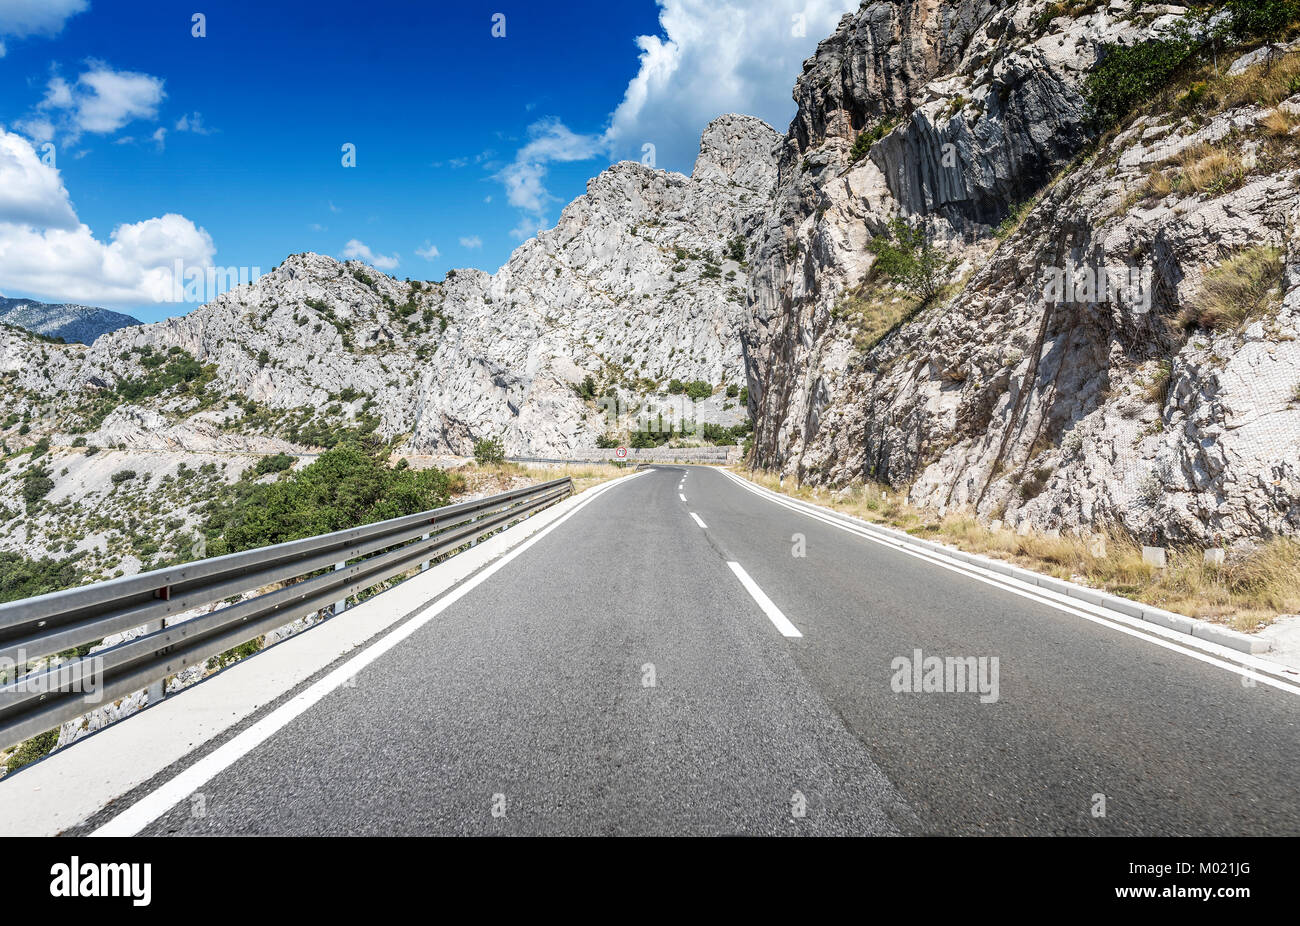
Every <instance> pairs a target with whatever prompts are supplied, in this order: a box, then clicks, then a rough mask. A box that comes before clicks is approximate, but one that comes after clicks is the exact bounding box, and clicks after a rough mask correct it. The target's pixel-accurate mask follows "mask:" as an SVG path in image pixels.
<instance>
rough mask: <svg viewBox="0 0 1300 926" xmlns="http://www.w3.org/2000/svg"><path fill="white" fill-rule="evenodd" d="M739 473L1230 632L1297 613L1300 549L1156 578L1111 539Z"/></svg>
mask: <svg viewBox="0 0 1300 926" xmlns="http://www.w3.org/2000/svg"><path fill="white" fill-rule="evenodd" d="M736 472H738V473H740V474H741V475H743V476H746V477H747V478H749V479H752V480H753V481H754V482H756V483H758V484H759V485H762V486H764V487H766V488H769V489H773V490H775V491H780V492H783V493H784V494H786V495H789V496H792V497H795V498H800V499H803V500H804V501H811V502H815V503H817V504H821V505H826V506H827V507H830V508H833V509H835V510H836V511H842V512H844V513H845V514H850V515H853V516H855V517H859V518H861V519H863V520H864V521H870V522H873V523H877V524H882V525H887V526H889V527H896V528H900V529H902V530H905V531H907V532H908V533H911V534H915V535H917V536H923V537H925V538H927V539H930V540H938V541H941V542H944V543H947V544H949V545H951V546H954V547H957V548H958V549H961V550H965V551H966V552H969V553H979V554H982V555H985V556H989V557H993V558H996V559H1002V560H1007V561H1010V562H1013V563H1015V564H1016V565H1018V566H1022V567H1024V568H1026V569H1032V570H1034V571H1036V572H1041V573H1044V574H1047V575H1051V576H1055V577H1057V578H1060V579H1066V580H1070V581H1075V582H1082V583H1083V584H1086V585H1088V586H1090V587H1092V588H1098V589H1103V590H1105V591H1107V592H1110V593H1111V594H1114V595H1121V596H1123V597H1125V598H1131V599H1133V600H1135V601H1141V602H1144V603H1146V604H1150V605H1155V606H1157V607H1161V608H1165V609H1167V610H1170V611H1175V612H1177V613H1180V614H1186V615H1188V616H1190V617H1197V618H1202V619H1205V620H1211V621H1214V622H1216V623H1220V624H1225V625H1227V626H1229V627H1232V628H1233V629H1236V630H1242V631H1246V632H1251V631H1255V630H1259V629H1261V628H1263V627H1265V626H1267V625H1268V624H1270V623H1272V622H1273V620H1274V619H1276V617H1277V616H1278V615H1279V614H1286V613H1297V612H1300V543H1296V542H1294V541H1291V540H1286V539H1276V540H1273V541H1270V542H1269V543H1267V544H1265V545H1263V546H1261V547H1259V548H1258V549H1256V550H1255V551H1254V552H1251V553H1249V554H1244V555H1238V556H1234V557H1231V558H1230V559H1229V561H1228V562H1227V563H1226V564H1224V565H1223V566H1213V565H1207V564H1206V563H1205V562H1204V556H1203V554H1202V551H1201V550H1200V549H1195V548H1191V547H1175V548H1172V549H1170V550H1169V551H1168V566H1167V567H1166V568H1165V569H1156V568H1155V567H1154V566H1151V565H1150V564H1148V563H1146V562H1144V561H1143V559H1142V545H1141V544H1140V543H1137V542H1136V541H1134V540H1133V539H1132V538H1131V537H1128V536H1126V535H1122V534H1119V533H1116V532H1113V531H1112V532H1107V533H1105V534H1099V535H1095V536H1092V537H1085V536H1061V537H1054V536H1049V535H1047V534H1042V533H1037V532H1031V533H1029V534H1024V535H1022V534H1019V533H1016V532H1014V531H1010V530H992V529H991V528H989V527H988V526H987V525H986V524H984V523H982V522H981V521H979V520H977V519H976V518H974V517H973V516H971V515H970V514H968V513H960V512H959V513H953V514H949V515H947V516H944V517H940V516H939V515H938V514H937V513H936V512H933V511H930V510H927V509H921V508H917V507H914V506H912V505H909V504H907V502H906V501H905V497H906V496H905V493H900V492H897V491H895V490H893V489H889V488H887V487H882V486H880V485H877V484H874V483H866V484H863V485H857V486H854V487H852V488H851V489H849V490H848V491H846V492H830V491H825V490H823V491H817V490H814V489H811V488H808V487H806V486H797V485H795V484H794V483H793V481H792V480H789V479H787V480H786V485H785V487H784V488H782V487H781V486H780V485H779V480H778V479H777V477H776V476H774V475H773V474H771V473H765V472H750V471H748V470H743V469H736ZM882 492H884V493H885V494H886V496H887V497H886V498H882V497H881V493H882ZM1099 540H1101V541H1104V548H1105V554H1106V555H1104V556H1099V555H1097V554H1098V553H1099V552H1101V551H1100V549H1099V547H1098V541H1099Z"/></svg>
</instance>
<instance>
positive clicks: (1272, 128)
mask: <svg viewBox="0 0 1300 926" xmlns="http://www.w3.org/2000/svg"><path fill="white" fill-rule="evenodd" d="M1260 124H1261V126H1262V127H1263V129H1264V132H1265V133H1266V134H1268V135H1270V136H1271V137H1273V138H1289V137H1290V135H1291V131H1292V130H1293V129H1294V128H1295V127H1296V126H1297V125H1300V118H1298V117H1296V116H1293V115H1292V114H1291V113H1289V112H1287V111H1286V110H1283V109H1278V108H1276V107H1275V108H1274V109H1273V110H1271V111H1270V112H1269V114H1268V115H1267V116H1265V117H1264V121H1263V122H1262V123H1260Z"/></svg>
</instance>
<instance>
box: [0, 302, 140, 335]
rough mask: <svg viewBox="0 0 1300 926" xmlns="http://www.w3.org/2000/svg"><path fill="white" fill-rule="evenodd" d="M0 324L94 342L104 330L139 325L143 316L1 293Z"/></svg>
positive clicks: (105, 332)
mask: <svg viewBox="0 0 1300 926" xmlns="http://www.w3.org/2000/svg"><path fill="white" fill-rule="evenodd" d="M0 324H5V325H14V326H16V327H19V328H26V329H27V330H28V331H32V332H35V333H36V334H43V335H45V336H46V337H49V338H61V339H62V340H64V341H70V342H71V341H75V342H78V343H81V344H93V343H94V341H95V339H96V338H97V337H99V336H100V335H101V334H107V333H108V332H110V331H117V330H118V329H119V328H127V327H129V326H131V325H138V324H140V320H139V319H138V318H133V317H132V316H130V315H123V314H122V313H121V312H110V311H109V310H108V309H97V308H94V307H93V306H88V305H50V304H48V303H45V302H35V301H33V300H31V299H6V298H5V297H3V296H0Z"/></svg>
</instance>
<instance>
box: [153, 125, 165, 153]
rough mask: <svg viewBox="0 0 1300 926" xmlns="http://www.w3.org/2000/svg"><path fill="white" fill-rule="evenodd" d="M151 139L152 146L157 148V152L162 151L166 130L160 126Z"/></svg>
mask: <svg viewBox="0 0 1300 926" xmlns="http://www.w3.org/2000/svg"><path fill="white" fill-rule="evenodd" d="M152 138H153V142H154V144H155V145H157V146H158V150H159V151H161V150H163V147H164V145H166V143H167V130H166V129H164V128H163V127H162V126H159V127H158V129H157V130H156V131H155V132H154V133H153V136H152Z"/></svg>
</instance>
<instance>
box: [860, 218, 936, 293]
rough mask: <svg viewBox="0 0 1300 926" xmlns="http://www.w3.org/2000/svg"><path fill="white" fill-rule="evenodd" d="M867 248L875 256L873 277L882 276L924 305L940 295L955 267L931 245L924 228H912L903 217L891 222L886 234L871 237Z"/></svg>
mask: <svg viewBox="0 0 1300 926" xmlns="http://www.w3.org/2000/svg"><path fill="white" fill-rule="evenodd" d="M867 247H868V249H869V250H870V251H871V252H872V253H873V254H875V255H876V261H875V263H874V264H873V265H872V267H871V270H872V273H873V275H874V274H877V273H879V274H882V275H884V276H885V277H886V278H888V279H889V280H890V281H892V282H893V283H895V284H896V285H897V286H899V287H901V288H902V289H903V290H904V291H906V292H909V293H912V294H913V295H916V296H919V297H920V298H921V299H922V300H923V301H925V302H928V301H930V300H932V299H934V298H935V297H937V296H938V295H939V294H940V292H942V290H943V288H944V287H945V286H946V285H947V284H948V281H949V279H950V278H951V276H952V272H953V270H954V269H955V268H956V266H957V262H956V261H955V260H951V259H949V258H948V257H947V256H946V255H945V254H944V253H943V252H942V251H940V250H939V249H938V248H936V247H935V246H934V243H933V242H932V241H931V240H930V236H929V235H928V234H926V231H925V228H924V227H923V226H918V227H916V228H913V227H912V226H911V225H909V224H908V223H907V221H906V220H905V219H902V218H896V219H894V220H893V221H892V222H890V223H889V227H888V229H887V230H886V232H885V234H883V235H877V236H876V237H874V238H872V239H871V243H870V244H869V245H867Z"/></svg>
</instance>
